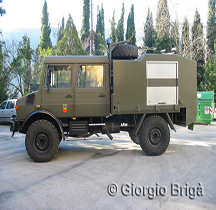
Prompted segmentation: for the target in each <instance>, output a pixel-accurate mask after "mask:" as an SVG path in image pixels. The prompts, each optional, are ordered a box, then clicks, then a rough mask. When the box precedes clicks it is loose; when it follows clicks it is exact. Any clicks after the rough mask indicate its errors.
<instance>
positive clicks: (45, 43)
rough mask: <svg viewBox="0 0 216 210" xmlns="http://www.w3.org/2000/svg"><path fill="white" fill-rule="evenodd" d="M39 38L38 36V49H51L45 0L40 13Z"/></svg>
mask: <svg viewBox="0 0 216 210" xmlns="http://www.w3.org/2000/svg"><path fill="white" fill-rule="evenodd" d="M41 24H42V26H41V36H40V47H41V48H42V49H47V48H48V47H50V48H52V43H51V39H50V33H51V28H50V24H49V14H48V10H47V2H46V0H45V2H44V5H43V11H42V18H41Z"/></svg>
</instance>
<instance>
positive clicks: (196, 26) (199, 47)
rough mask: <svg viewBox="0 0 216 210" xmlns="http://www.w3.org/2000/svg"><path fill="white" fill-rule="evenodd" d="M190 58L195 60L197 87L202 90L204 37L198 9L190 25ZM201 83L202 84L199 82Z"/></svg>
mask: <svg viewBox="0 0 216 210" xmlns="http://www.w3.org/2000/svg"><path fill="white" fill-rule="evenodd" d="M192 59H194V60H196V61H197V88H198V90H202V86H203V84H204V82H205V81H204V64H205V54H204V39H203V25H202V23H201V19H200V14H199V13H198V10H196V12H195V16H194V22H193V26H192ZM201 83H202V84H201Z"/></svg>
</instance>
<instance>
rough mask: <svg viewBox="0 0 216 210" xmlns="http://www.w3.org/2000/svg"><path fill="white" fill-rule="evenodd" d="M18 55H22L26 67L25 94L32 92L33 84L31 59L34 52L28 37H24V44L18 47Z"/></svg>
mask: <svg viewBox="0 0 216 210" xmlns="http://www.w3.org/2000/svg"><path fill="white" fill-rule="evenodd" d="M18 54H19V55H20V57H21V59H22V62H23V64H22V65H23V67H24V75H23V82H24V94H25V93H28V92H29V91H30V82H31V59H32V54H33V50H32V49H31V47H30V39H29V37H28V36H27V35H24V36H23V40H22V42H20V43H19V46H18Z"/></svg>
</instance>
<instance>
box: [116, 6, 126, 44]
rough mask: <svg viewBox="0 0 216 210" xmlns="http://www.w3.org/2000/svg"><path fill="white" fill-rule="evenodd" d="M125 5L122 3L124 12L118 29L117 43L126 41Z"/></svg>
mask: <svg viewBox="0 0 216 210" xmlns="http://www.w3.org/2000/svg"><path fill="white" fill-rule="evenodd" d="M124 12H125V8H124V3H122V11H121V17H120V19H119V21H118V25H117V29H116V34H117V41H118V42H120V41H123V40H124Z"/></svg>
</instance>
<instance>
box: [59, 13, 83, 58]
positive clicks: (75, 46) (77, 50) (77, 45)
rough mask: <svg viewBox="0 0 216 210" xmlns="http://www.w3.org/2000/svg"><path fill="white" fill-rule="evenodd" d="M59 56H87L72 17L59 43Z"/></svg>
mask: <svg viewBox="0 0 216 210" xmlns="http://www.w3.org/2000/svg"><path fill="white" fill-rule="evenodd" d="M57 55H86V52H85V51H84V50H83V48H82V44H81V41H80V39H79V36H78V32H77V30H76V26H75V25H74V23H73V20H72V17H71V15H69V18H68V20H67V24H66V27H65V29H64V31H63V38H62V39H61V40H60V41H59V42H58V43H57Z"/></svg>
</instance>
